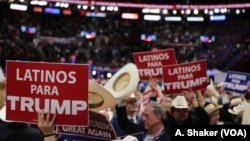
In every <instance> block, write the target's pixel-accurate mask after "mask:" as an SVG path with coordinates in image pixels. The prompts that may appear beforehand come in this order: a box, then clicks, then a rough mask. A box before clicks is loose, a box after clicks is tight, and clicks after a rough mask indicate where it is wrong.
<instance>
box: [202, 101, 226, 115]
mask: <svg viewBox="0 0 250 141" xmlns="http://www.w3.org/2000/svg"><path fill="white" fill-rule="evenodd" d="M221 108H222V105H215V104H213V103H209V104H208V105H206V106H205V108H204V109H205V111H206V112H207V113H208V114H209V115H211V114H212V113H213V112H215V111H217V110H219V109H221Z"/></svg>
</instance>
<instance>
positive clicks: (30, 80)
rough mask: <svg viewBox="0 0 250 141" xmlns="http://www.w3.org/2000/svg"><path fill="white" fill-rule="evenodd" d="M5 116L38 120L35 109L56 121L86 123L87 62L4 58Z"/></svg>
mask: <svg viewBox="0 0 250 141" xmlns="http://www.w3.org/2000/svg"><path fill="white" fill-rule="evenodd" d="M6 83H7V89H6V119H7V120H11V121H18V122H27V123H37V112H38V111H41V110H44V111H45V112H48V111H50V113H51V114H56V115H57V120H56V121H55V124H56V125H82V126H87V125H88V113H89V111H88V65H82V64H61V63H60V64H59V63H42V62H22V61H7V81H6Z"/></svg>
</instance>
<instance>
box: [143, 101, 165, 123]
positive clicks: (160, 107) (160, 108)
mask: <svg viewBox="0 0 250 141" xmlns="http://www.w3.org/2000/svg"><path fill="white" fill-rule="evenodd" d="M147 105H150V106H152V107H153V109H154V110H153V113H154V114H155V115H160V116H161V118H162V120H166V118H167V117H166V109H165V108H164V107H163V105H161V104H159V103H157V102H156V101H150V102H149V103H148V104H147Z"/></svg>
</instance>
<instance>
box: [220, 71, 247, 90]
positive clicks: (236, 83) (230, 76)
mask: <svg viewBox="0 0 250 141" xmlns="http://www.w3.org/2000/svg"><path fill="white" fill-rule="evenodd" d="M249 80H250V74H249V73H242V72H237V71H228V72H227V76H226V79H225V82H224V90H225V91H228V92H235V93H238V94H246V93H247V87H248V84H249Z"/></svg>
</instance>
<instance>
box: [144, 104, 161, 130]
mask: <svg viewBox="0 0 250 141" xmlns="http://www.w3.org/2000/svg"><path fill="white" fill-rule="evenodd" d="M142 118H143V121H144V126H145V129H147V130H152V129H153V128H154V127H156V126H158V125H163V121H164V120H166V110H165V109H164V107H163V106H162V105H160V104H159V103H157V102H155V101H150V102H149V103H148V104H147V105H145V107H144V111H143V114H142Z"/></svg>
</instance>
